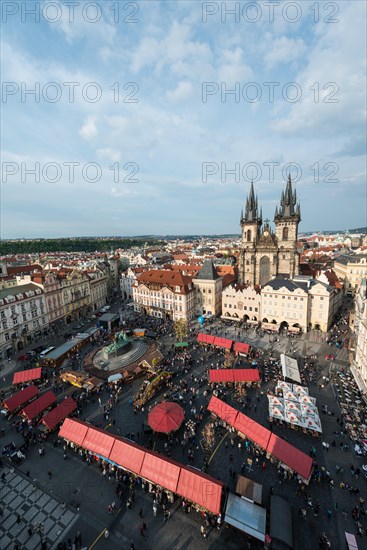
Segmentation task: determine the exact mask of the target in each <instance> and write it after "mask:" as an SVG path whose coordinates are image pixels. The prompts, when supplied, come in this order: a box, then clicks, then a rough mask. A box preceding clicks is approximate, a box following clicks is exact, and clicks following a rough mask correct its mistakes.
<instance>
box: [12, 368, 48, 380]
mask: <svg viewBox="0 0 367 550" xmlns="http://www.w3.org/2000/svg"><path fill="white" fill-rule="evenodd" d="M41 377H42V367H37V368H36V369H28V370H22V371H20V372H15V373H14V376H13V384H22V383H23V382H29V381H30V380H39V379H40V378H41Z"/></svg>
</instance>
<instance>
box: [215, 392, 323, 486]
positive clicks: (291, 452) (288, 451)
mask: <svg viewBox="0 0 367 550" xmlns="http://www.w3.org/2000/svg"><path fill="white" fill-rule="evenodd" d="M208 410H209V411H210V412H212V413H214V414H215V415H216V416H218V417H219V418H221V419H222V420H224V421H225V422H227V423H228V424H230V425H231V426H232V427H233V428H234V429H235V430H237V431H238V432H239V433H240V434H241V435H242V436H244V437H247V438H248V439H250V440H251V441H253V442H254V443H256V444H257V445H259V447H262V448H263V449H264V450H265V451H266V452H267V453H268V454H270V455H272V456H274V457H275V458H276V459H277V460H279V461H280V462H281V463H282V464H284V465H285V466H287V467H289V468H290V469H291V470H293V471H294V472H296V473H297V474H299V475H300V476H301V477H302V478H303V479H304V480H307V481H308V480H309V479H310V477H311V470H312V458H311V457H309V456H308V455H306V454H305V453H304V452H303V451H300V450H299V449H297V448H296V447H294V446H293V445H290V444H289V443H287V442H286V441H284V439H281V438H280V437H278V436H275V435H274V434H273V433H272V432H271V431H270V430H268V429H267V428H264V426H262V425H261V424H259V423H258V422H256V421H255V420H252V418H250V417H248V416H246V415H245V414H243V413H241V412H239V411H237V410H236V409H234V408H233V407H231V406H230V405H227V404H226V403H224V402H223V401H221V400H220V399H218V398H217V397H215V396H213V397H212V398H211V400H210V402H209V405H208Z"/></svg>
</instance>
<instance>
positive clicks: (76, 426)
mask: <svg viewBox="0 0 367 550" xmlns="http://www.w3.org/2000/svg"><path fill="white" fill-rule="evenodd" d="M87 431H88V425H87V424H84V423H83V422H80V420H71V419H70V418H65V420H64V422H63V425H62V426H61V428H60V431H59V436H60V437H63V438H64V439H67V440H68V441H71V442H72V443H75V444H76V445H80V446H82V445H83V441H84V437H85V435H86V433H87Z"/></svg>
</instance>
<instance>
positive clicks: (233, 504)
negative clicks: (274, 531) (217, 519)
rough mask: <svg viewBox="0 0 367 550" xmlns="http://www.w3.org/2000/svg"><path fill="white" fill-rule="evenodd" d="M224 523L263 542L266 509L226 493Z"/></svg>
mask: <svg viewBox="0 0 367 550" xmlns="http://www.w3.org/2000/svg"><path fill="white" fill-rule="evenodd" d="M224 521H225V522H226V523H228V524H229V525H232V526H233V527H236V528H237V529H239V530H240V531H243V532H244V533H247V534H248V535H251V537H255V538H256V539H258V540H261V542H265V531H266V509H265V508H262V507H261V506H258V505H257V504H253V503H252V502H248V501H247V500H245V499H243V498H240V497H238V496H236V495H233V494H232V493H228V500H227V504H226V509H225V516H224Z"/></svg>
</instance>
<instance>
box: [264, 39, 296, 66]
mask: <svg viewBox="0 0 367 550" xmlns="http://www.w3.org/2000/svg"><path fill="white" fill-rule="evenodd" d="M305 50H306V46H305V43H304V41H303V40H302V38H297V39H294V38H287V37H286V36H282V37H281V38H277V39H276V40H274V41H273V42H272V43H271V44H270V45H268V49H267V53H266V54H265V57H264V61H265V65H266V67H267V68H269V69H271V68H273V67H275V66H276V65H278V63H287V62H289V61H294V60H295V59H297V58H299V57H300V56H301V55H302V54H303V53H304V52H305Z"/></svg>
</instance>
